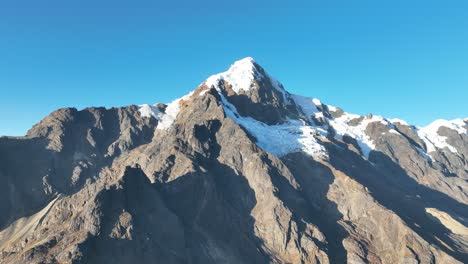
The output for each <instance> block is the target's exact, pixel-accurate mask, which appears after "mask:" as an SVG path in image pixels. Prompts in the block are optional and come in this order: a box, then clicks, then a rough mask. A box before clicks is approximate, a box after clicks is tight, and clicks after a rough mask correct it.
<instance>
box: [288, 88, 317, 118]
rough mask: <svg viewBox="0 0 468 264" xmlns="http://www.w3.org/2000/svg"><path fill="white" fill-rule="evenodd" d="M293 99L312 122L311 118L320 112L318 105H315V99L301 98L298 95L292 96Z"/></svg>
mask: <svg viewBox="0 0 468 264" xmlns="http://www.w3.org/2000/svg"><path fill="white" fill-rule="evenodd" d="M291 97H292V99H293V100H294V102H295V103H296V105H298V106H299V107H300V108H301V110H302V113H303V114H304V115H305V116H306V117H307V118H308V119H309V121H312V119H311V117H312V116H314V115H315V113H318V112H320V111H319V110H318V108H317V106H316V104H314V103H313V100H314V99H313V98H310V97H305V96H300V95H296V94H291Z"/></svg>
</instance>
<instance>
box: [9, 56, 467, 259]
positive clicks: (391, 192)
mask: <svg viewBox="0 0 468 264" xmlns="http://www.w3.org/2000/svg"><path fill="white" fill-rule="evenodd" d="M467 130H468V120H467V119H465V120H462V119H458V120H452V121H444V120H438V121H435V122H434V123H432V124H431V125H430V126H428V127H425V128H419V127H415V126H411V125H409V124H407V123H406V122H404V121H402V120H395V119H386V118H383V117H380V116H373V115H368V116H359V115H354V114H350V113H346V112H344V111H343V110H342V109H340V108H338V107H333V106H331V105H326V104H323V103H321V102H320V101H319V100H317V99H313V98H308V97H303V96H299V95H294V94H291V93H289V92H287V91H286V90H285V89H284V87H283V86H282V84H281V83H280V82H278V81H277V80H275V79H274V78H273V77H271V76H270V75H269V74H268V73H267V72H266V71H265V70H264V69H263V68H262V67H261V66H260V65H258V64H257V63H256V62H255V61H254V60H253V59H251V58H246V59H243V60H240V61H237V62H235V63H234V64H233V65H232V66H231V68H230V69H229V70H228V71H226V72H224V73H220V74H217V75H214V76H211V77H210V78H208V79H207V80H206V81H205V82H203V83H202V84H201V85H200V86H199V87H198V88H196V89H195V90H194V91H193V92H192V93H190V94H188V95H186V96H184V97H182V98H180V99H177V100H175V101H173V102H172V103H170V104H155V105H141V106H129V107H123V108H112V109H104V108H86V109H84V110H80V111H78V110H76V109H74V108H66V109H59V110H57V111H55V112H53V113H52V114H51V115H49V116H48V117H46V118H45V119H44V120H42V121H41V122H39V123H38V124H36V125H35V126H34V127H33V128H32V129H31V130H30V131H29V132H28V134H27V135H26V136H25V137H2V138H0V179H1V180H2V184H1V185H0V201H1V202H0V229H1V232H0V262H1V263H467V262H468V228H467V226H468V206H467V205H468V159H467V157H468V134H467Z"/></svg>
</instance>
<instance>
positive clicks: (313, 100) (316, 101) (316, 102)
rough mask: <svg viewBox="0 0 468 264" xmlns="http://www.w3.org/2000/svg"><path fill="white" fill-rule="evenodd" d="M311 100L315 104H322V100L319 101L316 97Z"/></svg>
mask: <svg viewBox="0 0 468 264" xmlns="http://www.w3.org/2000/svg"><path fill="white" fill-rule="evenodd" d="M312 102H313V103H314V104H315V105H317V106H319V105H322V102H320V100H319V99H317V98H313V99H312Z"/></svg>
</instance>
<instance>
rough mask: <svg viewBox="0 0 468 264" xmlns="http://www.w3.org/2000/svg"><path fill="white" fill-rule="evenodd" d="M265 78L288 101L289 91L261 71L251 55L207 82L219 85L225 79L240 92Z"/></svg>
mask: <svg viewBox="0 0 468 264" xmlns="http://www.w3.org/2000/svg"><path fill="white" fill-rule="evenodd" d="M265 78H267V79H268V80H269V81H270V83H271V85H272V86H273V88H275V89H276V90H278V91H280V92H281V93H282V94H283V99H284V101H285V102H288V100H287V97H288V92H286V91H285V90H284V88H283V86H282V85H281V83H280V82H279V81H278V80H276V79H275V78H273V77H272V76H270V75H268V74H267V73H265V75H263V74H262V73H260V72H259V71H258V70H257V68H256V66H255V60H254V59H253V58H251V57H247V58H244V59H241V60H238V61H236V62H234V64H232V65H231V67H230V68H229V69H228V70H227V71H225V72H222V73H218V74H215V75H212V76H210V77H209V78H208V79H207V80H206V81H205V84H206V85H207V86H208V87H211V86H214V87H217V86H218V84H219V82H220V81H221V80H224V81H226V82H227V83H229V84H230V85H231V86H232V90H234V92H236V93H239V92H240V90H244V91H248V90H250V89H252V88H253V83H254V81H255V80H257V81H261V80H263V79H265Z"/></svg>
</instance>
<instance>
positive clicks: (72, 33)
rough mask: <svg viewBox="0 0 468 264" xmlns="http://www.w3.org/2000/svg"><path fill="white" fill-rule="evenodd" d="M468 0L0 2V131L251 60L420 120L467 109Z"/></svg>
mask: <svg viewBox="0 0 468 264" xmlns="http://www.w3.org/2000/svg"><path fill="white" fill-rule="evenodd" d="M467 14H468V1H465V0H460V1H451V0H446V1H431V0H424V1H422V0H411V1H409V0H404V1H400V0H392V1H375V0H374V1H371V0H369V1H361V0H354V1H349V0H334V1H329V0H309V1H284V0H282V1H274V0H270V1H261V0H260V1H253V0H250V1H245V0H237V1H220V0H218V1H214V0H210V1H207V0H197V1H195V0H186V1H181V0H172V1H157V0H156V1H118V0H100V1H97V0H93V1H87V0H80V1H63V0H53V1H52V0H41V1H37V0H31V1H23V0H1V1H0V135H23V134H24V133H25V132H26V131H27V129H29V128H30V127H31V126H32V125H33V124H34V123H36V122H38V121H39V120H41V119H42V118H43V117H45V116H46V115H48V114H49V113H50V112H51V111H53V110H55V109H57V108H60V107H77V108H84V107H87V106H106V107H111V106H124V105H130V104H142V103H156V102H168V101H171V100H172V99H175V98H177V97H179V96H182V95H184V94H185V93H187V92H189V91H191V90H193V89H194V88H195V87H196V86H197V85H198V84H200V83H201V82H202V81H203V80H205V79H206V78H207V77H208V76H209V75H211V74H214V73H218V72H221V71H224V70H226V69H227V68H228V67H229V65H230V64H231V63H232V62H233V61H235V60H238V59H241V58H243V57H246V56H252V57H254V58H255V59H256V60H257V61H258V62H259V63H260V64H261V65H262V66H263V67H264V68H266V70H267V71H268V72H269V73H270V74H271V75H273V76H275V77H276V78H277V79H279V80H280V81H281V82H282V83H283V84H284V86H285V87H286V89H287V90H288V91H290V92H292V93H297V94H301V95H307V96H312V97H317V98H319V99H321V100H322V101H323V102H325V103H328V104H332V105H336V106H340V107H342V108H344V109H345V110H346V111H347V112H351V113H358V114H366V113H369V112H372V113H374V114H379V115H383V116H385V117H399V118H402V119H405V120H407V121H408V122H410V123H413V124H416V125H426V124H428V123H429V122H430V121H431V120H434V119H438V118H445V119H453V118H456V117H467V116H468V103H467V101H468V15H467Z"/></svg>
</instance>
